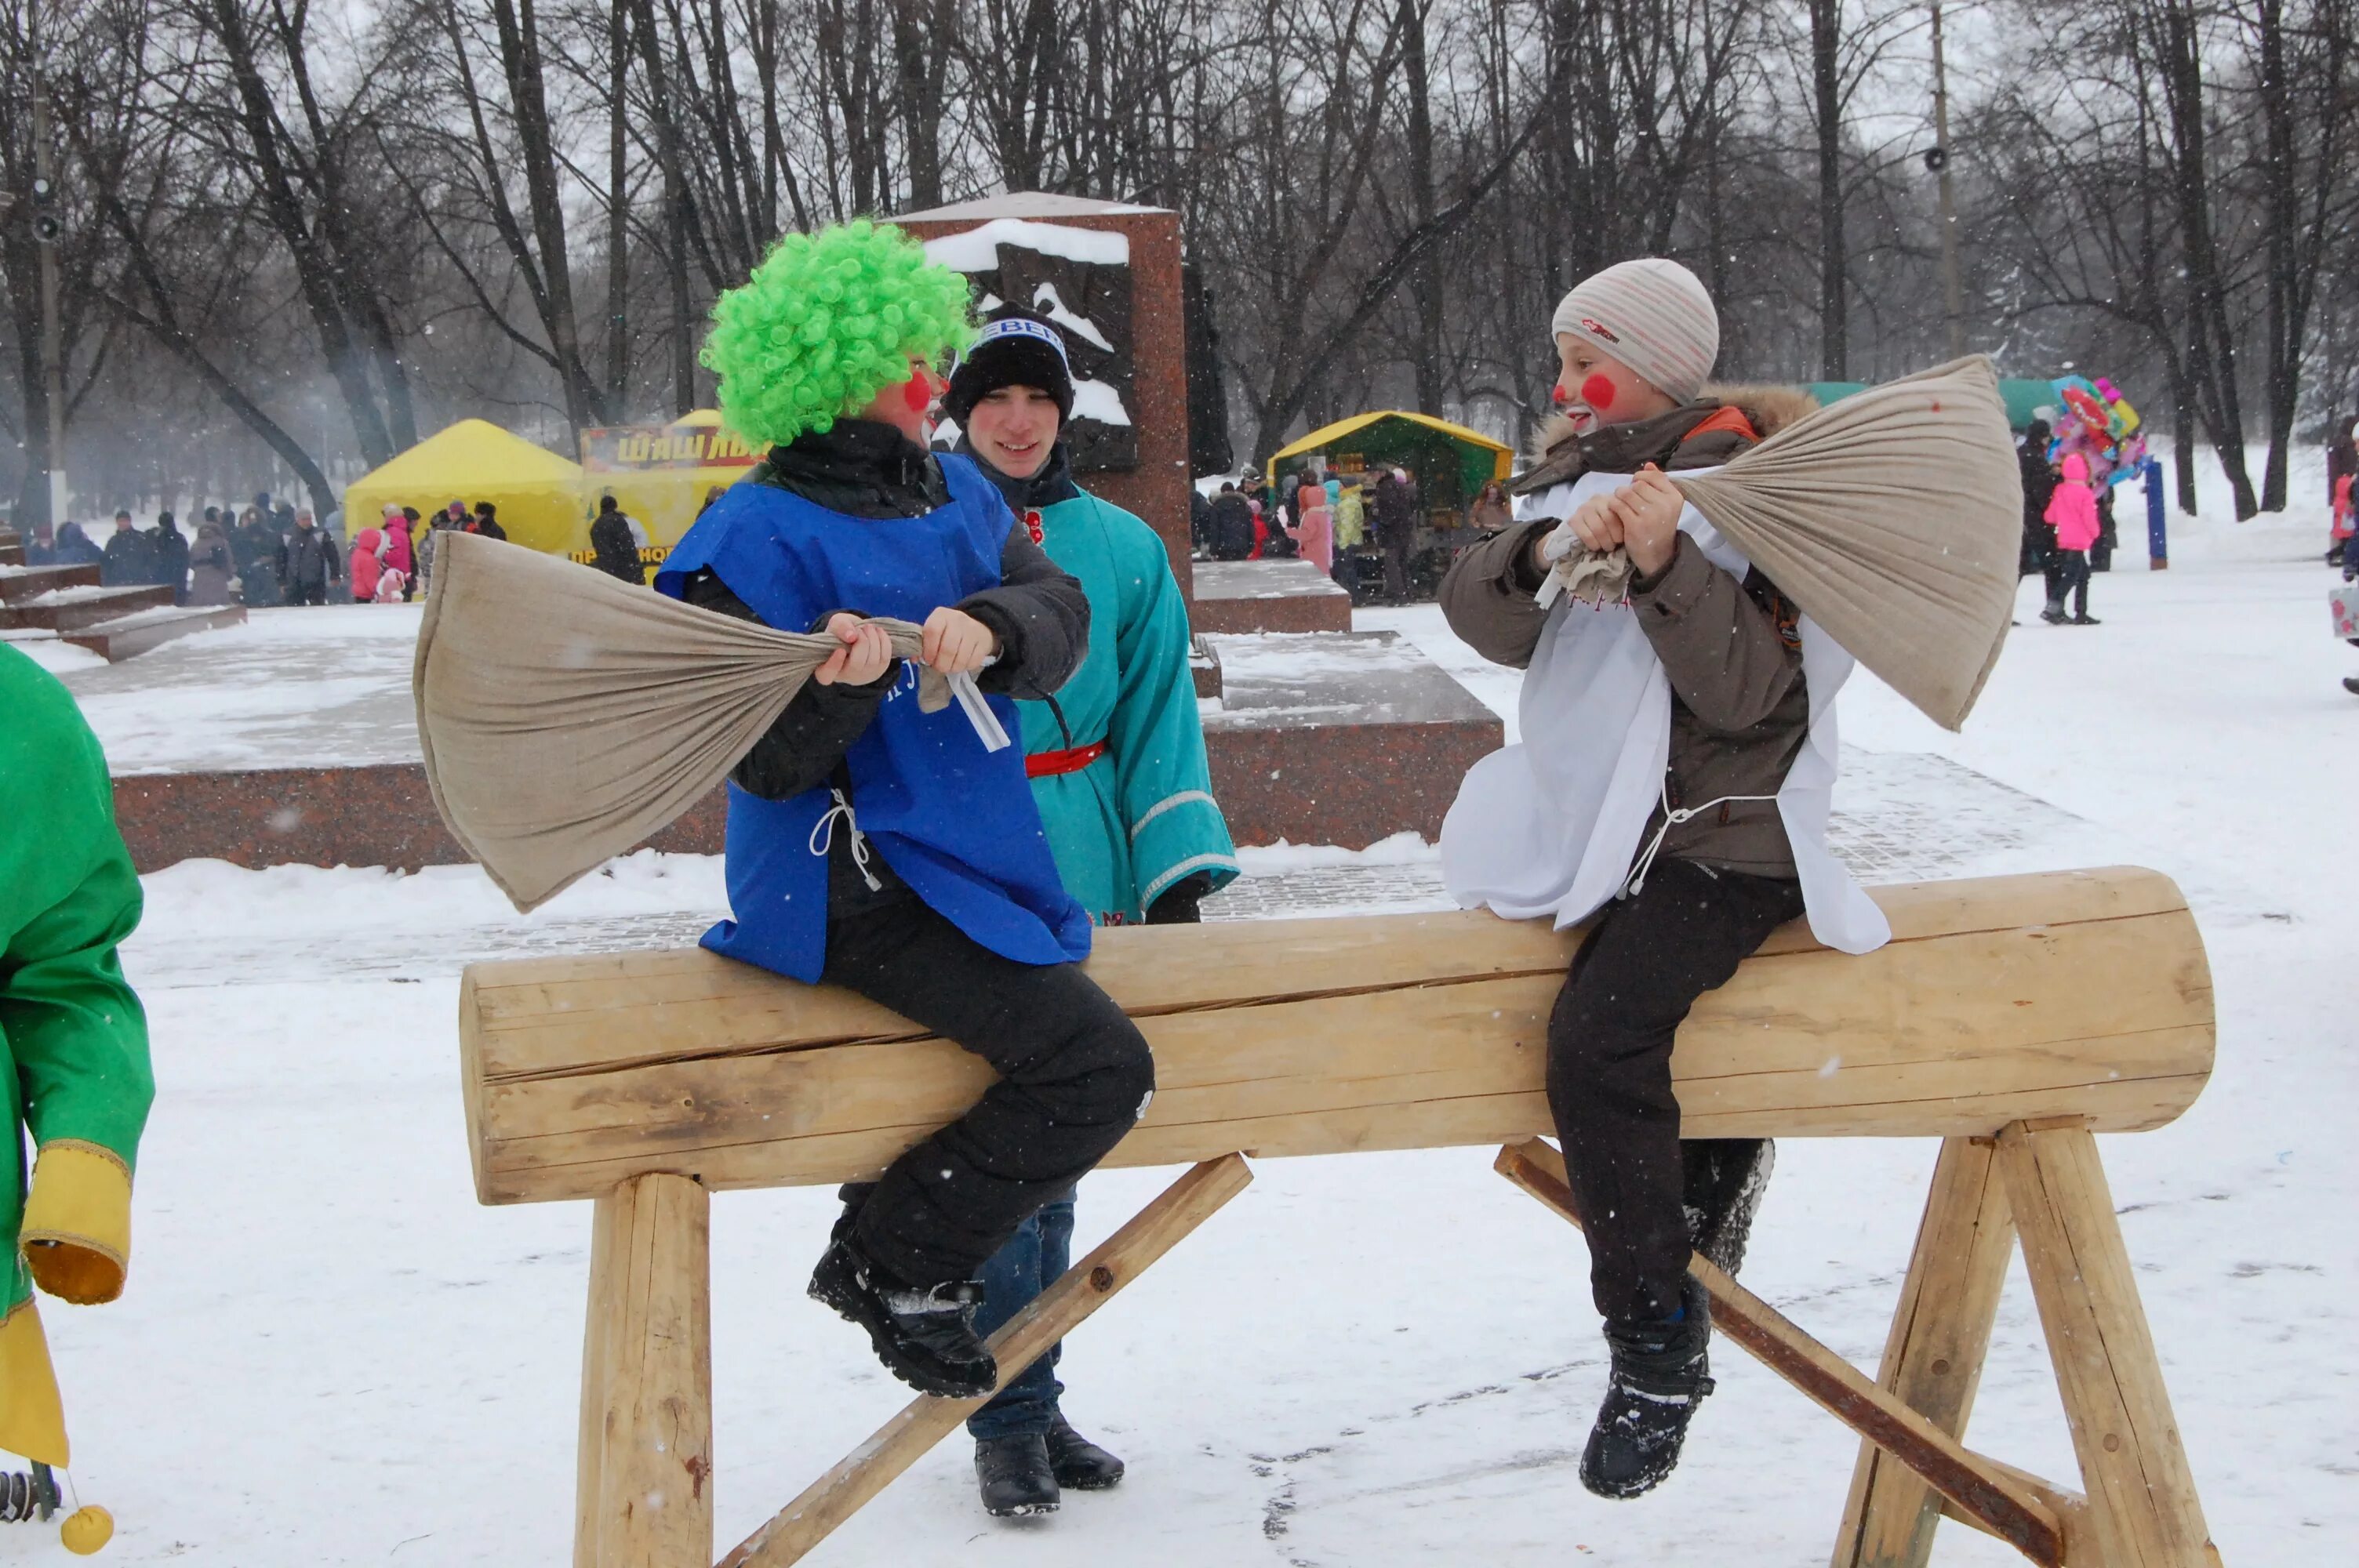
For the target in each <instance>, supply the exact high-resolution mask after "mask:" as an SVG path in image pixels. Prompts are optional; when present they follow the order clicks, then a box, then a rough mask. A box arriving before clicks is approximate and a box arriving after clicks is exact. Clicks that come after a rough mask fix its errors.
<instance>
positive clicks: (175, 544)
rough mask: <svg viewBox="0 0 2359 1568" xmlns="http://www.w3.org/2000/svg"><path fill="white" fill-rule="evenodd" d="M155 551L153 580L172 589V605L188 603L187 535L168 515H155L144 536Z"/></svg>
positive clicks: (161, 513) (163, 513)
mask: <svg viewBox="0 0 2359 1568" xmlns="http://www.w3.org/2000/svg"><path fill="white" fill-rule="evenodd" d="M147 538H148V542H149V543H150V544H152V545H153V546H155V549H156V580H157V582H158V583H159V584H161V585H162V586H164V587H166V588H168V589H171V590H172V602H173V603H175V604H186V603H188V602H189V536H188V535H186V534H183V533H181V532H180V525H179V524H178V523H177V522H175V521H173V518H172V514H170V513H168V512H159V513H158V514H156V527H155V529H154V531H153V532H151V533H150V534H149V535H147Z"/></svg>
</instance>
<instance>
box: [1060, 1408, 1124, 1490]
mask: <svg viewBox="0 0 2359 1568" xmlns="http://www.w3.org/2000/svg"><path fill="white" fill-rule="evenodd" d="M1049 1465H1051V1466H1052V1467H1053V1468H1054V1469H1055V1470H1056V1472H1057V1485H1059V1486H1060V1487H1072V1488H1073V1490H1075V1491H1077V1492H1103V1491H1104V1490H1105V1489H1106V1488H1107V1487H1112V1486H1114V1484H1115V1483H1117V1482H1119V1481H1120V1480H1121V1479H1122V1475H1123V1463H1122V1461H1121V1460H1119V1459H1117V1458H1115V1457H1114V1455H1113V1454H1109V1453H1107V1452H1106V1451H1105V1450H1104V1449H1103V1448H1100V1447H1099V1446H1098V1445H1097V1444H1094V1443H1092V1442H1091V1441H1090V1440H1089V1439H1088V1438H1086V1437H1083V1436H1082V1434H1081V1433H1078V1432H1075V1431H1074V1430H1073V1426H1072V1422H1069V1421H1067V1420H1066V1419H1065V1415H1064V1412H1063V1411H1058V1412H1057V1417H1056V1419H1055V1420H1054V1421H1052V1422H1049Z"/></svg>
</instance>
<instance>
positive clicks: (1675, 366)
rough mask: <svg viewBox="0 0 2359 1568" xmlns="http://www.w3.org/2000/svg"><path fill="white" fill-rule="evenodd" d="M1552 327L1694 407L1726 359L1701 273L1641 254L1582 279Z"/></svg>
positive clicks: (1567, 298)
mask: <svg viewBox="0 0 2359 1568" xmlns="http://www.w3.org/2000/svg"><path fill="white" fill-rule="evenodd" d="M1551 330H1552V331H1555V332H1557V333H1565V332H1570V333H1571V334H1572V335H1573V336H1574V337H1575V338H1587V339H1588V340H1590V341H1592V342H1593V343H1595V344H1596V345H1597V346H1598V347H1599V348H1601V349H1603V351H1605V352H1606V353H1608V354H1611V355H1612V356H1613V357H1614V358H1615V359H1617V360H1620V361H1621V362H1623V363H1624V364H1625V365H1628V366H1629V367H1630V368H1631V369H1632V370H1634V371H1636V372H1637V373H1639V374H1640V375H1642V376H1644V377H1646V378H1647V380H1648V381H1650V382H1652V383H1654V384H1655V385H1657V386H1658V387H1660V388H1661V389H1662V391H1663V395H1665V396H1667V397H1671V398H1675V399H1677V400H1678V401H1679V402H1681V403H1691V402H1693V401H1694V400H1695V396H1696V395H1697V394H1698V393H1700V392H1701V391H1702V390H1703V384H1704V382H1705V380H1706V379H1708V378H1709V377H1710V376H1711V374H1712V362H1713V361H1714V360H1716V359H1718V358H1719V357H1720V312H1718V311H1717V310H1714V309H1713V308H1712V296H1711V295H1710V294H1708V293H1706V292H1705V291H1704V287H1703V285H1702V284H1701V283H1699V282H1698V281H1697V280H1696V275H1695V274H1693V273H1691V272H1690V271H1689V270H1688V269H1687V268H1685V267H1683V266H1681V265H1680V264H1679V263H1677V262H1675V261H1666V260H1665V259H1664V258H1662V257H1661V256H1642V257H1640V258H1639V259H1638V260H1636V261H1625V262H1616V263H1614V265H1612V266H1609V267H1607V268H1606V269H1605V270H1604V271H1603V272H1599V273H1593V274H1591V275H1590V276H1588V277H1585V278H1583V279H1582V281H1581V285H1580V287H1577V288H1575V289H1574V290H1573V291H1572V292H1571V294H1568V295H1566V296H1565V297H1564V303H1563V304H1561V305H1559V306H1558V307H1557V308H1556V320H1555V321H1554V322H1553V323H1552V324H1551Z"/></svg>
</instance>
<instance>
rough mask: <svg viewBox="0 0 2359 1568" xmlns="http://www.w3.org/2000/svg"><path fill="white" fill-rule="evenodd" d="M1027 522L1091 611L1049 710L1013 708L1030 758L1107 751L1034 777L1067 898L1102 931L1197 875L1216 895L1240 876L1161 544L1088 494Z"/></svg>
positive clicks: (1128, 921) (1183, 621)
mask: <svg viewBox="0 0 2359 1568" xmlns="http://www.w3.org/2000/svg"><path fill="white" fill-rule="evenodd" d="M1022 515H1023V516H1025V517H1027V518H1029V517H1035V516H1037V518H1038V522H1039V526H1040V543H1041V545H1042V546H1043V547H1044V548H1045V549H1047V551H1048V552H1049V558H1050V559H1052V560H1054V561H1055V562H1056V563H1057V564H1058V565H1059V566H1060V567H1062V568H1065V570H1066V571H1068V572H1071V574H1072V575H1073V576H1074V577H1076V578H1078V579H1081V583H1082V589H1083V591H1084V592H1086V593H1087V594H1088V595H1089V600H1090V652H1089V657H1088V658H1087V659H1085V660H1084V661H1082V667H1081V668H1080V669H1079V670H1077V671H1075V672H1074V673H1073V676H1072V678H1071V679H1070V680H1068V681H1067V682H1066V683H1065V684H1064V686H1063V687H1060V688H1059V690H1058V692H1057V696H1056V699H1055V701H1054V703H1053V704H1051V703H1048V702H1021V703H1018V704H1016V709H1017V711H1018V712H1019V713H1020V714H1021V715H1022V718H1023V720H1024V750H1025V753H1026V755H1027V757H1031V758H1036V759H1037V758H1039V757H1041V756H1042V755H1044V754H1045V753H1051V752H1073V751H1078V750H1083V749H1086V748H1088V747H1091V746H1095V745H1099V744H1103V746H1104V748H1105V753H1104V755H1103V756H1101V757H1099V758H1097V759H1096V760H1095V761H1093V762H1091V763H1090V764H1089V765H1088V766H1086V767H1083V768H1082V769H1080V770H1079V771H1077V772H1073V773H1053V774H1048V775H1044V776H1037V777H1035V778H1034V779H1033V780H1032V795H1033V798H1034V799H1035V800H1036V801H1038V803H1039V806H1040V819H1041V822H1042V824H1043V825H1044V826H1045V827H1047V829H1048V835H1049V849H1050V850H1051V851H1052V852H1053V853H1054V854H1055V856H1056V858H1057V871H1058V872H1059V874H1060V875H1061V876H1062V877H1063V878H1064V881H1065V887H1066V890H1067V891H1068V892H1071V894H1072V895H1073V896H1074V897H1075V898H1077V899H1079V900H1080V901H1081V903H1082V907H1083V908H1084V909H1086V910H1088V911H1089V912H1090V917H1091V918H1092V919H1093V920H1094V921H1096V922H1097V923H1098V924H1099V925H1136V924H1138V923H1139V922H1141V921H1142V920H1144V919H1145V918H1146V911H1147V906H1148V905H1150V904H1152V903H1154V902H1155V901H1156V899H1157V898H1158V897H1159V896H1160V895H1161V894H1162V893H1163V892H1164V890H1166V889H1167V888H1169V887H1170V886H1171V885H1172V884H1173V883H1174V882H1176V881H1180V879H1181V878H1182V877H1186V876H1190V875H1192V874H1194V873H1195V872H1198V871H1202V872H1205V873H1208V874H1209V876H1210V877H1211V879H1212V886H1213V887H1215V888H1219V887H1224V886H1226V885H1227V884H1228V883H1229V882H1231V881H1234V880H1235V878H1236V875H1237V852H1236V846H1235V845H1234V844H1233V843H1232V842H1231V841H1230V839H1229V828H1228V824H1227V822H1226V821H1224V820H1223V817H1222V816H1221V808H1220V806H1219V805H1218V804H1217V803H1215V802H1214V800H1213V799H1212V773H1211V770H1210V768H1209V766H1208V765H1207V763H1206V762H1205V760H1204V727H1203V723H1202V720H1201V719H1200V718H1199V717H1198V714H1197V711H1196V685H1195V680H1194V678H1193V677H1192V676H1190V674H1189V670H1188V607H1187V604H1186V602H1185V601H1184V600H1181V598H1180V584H1179V582H1178V580H1177V579H1175V578H1173V576H1172V575H1171V562H1170V558H1169V557H1168V556H1167V555H1166V554H1165V553H1164V548H1163V541H1162V540H1161V539H1160V538H1158V537H1157V535H1156V533H1155V530H1154V529H1152V528H1149V527H1148V526H1147V524H1145V523H1144V522H1141V521H1140V520H1139V519H1138V518H1136V517H1135V516H1133V515H1132V514H1129V513H1127V512H1125V511H1124V510H1123V509H1122V508H1120V507H1118V506H1114V505H1111V504H1109V503H1106V502H1103V501H1101V500H1099V499H1098V498H1097V497H1096V496H1093V495H1090V494H1087V493H1086V492H1085V493H1082V494H1080V495H1076V496H1075V497H1073V498H1072V499H1071V500H1069V501H1060V502H1058V503H1055V504H1054V505H1051V506H1047V507H1044V508H1041V509H1040V510H1039V511H1038V513H1034V514H1022ZM1060 713H1061V714H1062V716H1063V723H1062V724H1060V723H1059V722H1058V717H1059V714H1060Z"/></svg>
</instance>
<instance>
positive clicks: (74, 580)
mask: <svg viewBox="0 0 2359 1568" xmlns="http://www.w3.org/2000/svg"><path fill="white" fill-rule="evenodd" d="M97 586H98V563H97V562H96V561H92V562H91V563H90V564H89V565H87V566H71V567H27V566H20V565H19V566H10V565H0V604H15V603H16V602H17V601H18V600H26V599H38V598H39V597H40V596H41V595H42V594H45V593H49V592H52V591H54V590H56V589H60V588H96V587H97Z"/></svg>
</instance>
